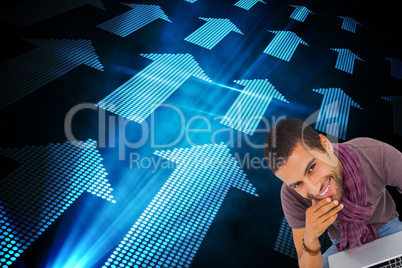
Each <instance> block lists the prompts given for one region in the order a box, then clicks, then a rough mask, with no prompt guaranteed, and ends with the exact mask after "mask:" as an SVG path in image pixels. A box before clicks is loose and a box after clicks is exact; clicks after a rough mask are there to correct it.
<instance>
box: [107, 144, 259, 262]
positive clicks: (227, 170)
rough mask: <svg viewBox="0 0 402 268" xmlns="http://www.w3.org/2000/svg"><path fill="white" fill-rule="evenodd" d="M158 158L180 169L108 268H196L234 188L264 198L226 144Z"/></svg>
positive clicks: (142, 217) (121, 246) (160, 152)
mask: <svg viewBox="0 0 402 268" xmlns="http://www.w3.org/2000/svg"><path fill="white" fill-rule="evenodd" d="M155 154H156V155H159V156H161V157H163V158H165V159H168V160H170V161H173V162H175V163H177V167H176V168H175V170H174V171H173V173H172V175H171V176H170V177H169V179H168V180H167V182H166V183H165V184H164V185H163V186H162V188H161V190H160V191H159V192H158V193H157V194H156V196H155V198H154V199H153V200H152V201H151V203H150V204H149V205H148V207H147V208H146V209H145V211H144V212H143V213H142V215H141V216H140V217H139V219H138V220H137V221H136V223H135V224H134V225H133V227H132V228H131V229H130V230H129V231H128V233H127V235H126V236H125V238H124V239H123V240H122V241H121V242H120V244H119V245H118V246H117V247H116V249H115V250H114V252H113V253H112V255H111V256H110V257H109V258H108V259H107V262H105V264H104V266H103V268H109V267H120V266H125V267H190V264H191V262H192V260H193V259H194V256H195V254H196V252H197V250H198V248H199V247H200V245H201V243H202V241H203V240H204V238H205V236H206V234H207V231H208V229H209V227H210V226H211V224H212V222H213V220H214V218H215V216H216V214H217V212H218V210H219V208H220V206H221V205H222V202H223V200H224V199H225V196H226V195H227V193H228V191H229V189H230V188H231V187H236V188H238V189H240V190H242V191H245V192H246V193H249V194H252V195H255V196H258V194H256V193H255V188H254V187H253V186H252V184H251V183H250V182H249V181H248V180H247V179H246V174H244V173H243V171H242V170H241V169H240V167H239V166H238V165H237V162H236V160H235V158H234V157H233V156H232V155H231V154H230V152H229V149H228V148H227V147H226V146H225V145H223V144H220V145H218V144H206V145H202V146H193V147H191V148H185V149H183V148H180V149H173V150H172V151H170V150H166V151H156V152H155Z"/></svg>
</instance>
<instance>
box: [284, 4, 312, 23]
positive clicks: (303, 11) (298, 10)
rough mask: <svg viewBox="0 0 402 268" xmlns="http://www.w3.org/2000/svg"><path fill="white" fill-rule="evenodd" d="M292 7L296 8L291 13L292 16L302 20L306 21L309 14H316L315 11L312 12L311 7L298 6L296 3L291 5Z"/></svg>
mask: <svg viewBox="0 0 402 268" xmlns="http://www.w3.org/2000/svg"><path fill="white" fill-rule="evenodd" d="M289 6H291V7H294V8H295V10H294V11H293V13H292V14H290V18H292V19H294V20H298V21H301V22H304V21H305V20H306V18H307V16H308V14H313V15H315V14H314V12H312V11H311V10H310V9H308V8H307V7H304V6H296V5H289Z"/></svg>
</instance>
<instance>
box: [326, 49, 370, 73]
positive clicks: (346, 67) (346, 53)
mask: <svg viewBox="0 0 402 268" xmlns="http://www.w3.org/2000/svg"><path fill="white" fill-rule="evenodd" d="M330 49H331V50H333V51H336V52H338V53H339V54H338V58H337V59H336V63H335V68H336V69H338V70H341V71H344V72H347V73H350V74H353V67H354V65H355V59H358V60H361V61H363V62H364V60H362V59H361V58H359V56H357V55H356V54H355V53H353V52H352V51H351V50H350V49H346V48H330Z"/></svg>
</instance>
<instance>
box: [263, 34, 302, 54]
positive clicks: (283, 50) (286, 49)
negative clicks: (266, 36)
mask: <svg viewBox="0 0 402 268" xmlns="http://www.w3.org/2000/svg"><path fill="white" fill-rule="evenodd" d="M268 32H271V33H274V34H276V35H275V37H274V39H272V41H271V42H270V43H269V44H268V46H267V47H266V48H265V50H264V53H266V54H268V55H271V56H273V57H277V58H279V59H281V60H284V61H290V59H291V58H292V56H293V54H294V53H295V51H296V48H297V47H298V46H299V44H300V43H301V44H303V45H306V46H308V44H307V43H306V42H304V41H303V40H302V39H301V38H300V37H299V36H297V35H296V34H295V33H294V32H291V31H270V30H268Z"/></svg>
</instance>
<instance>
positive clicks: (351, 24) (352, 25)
mask: <svg viewBox="0 0 402 268" xmlns="http://www.w3.org/2000/svg"><path fill="white" fill-rule="evenodd" d="M337 17H338V18H340V19H343V22H342V26H341V29H344V30H346V31H348V32H351V33H356V27H357V25H362V24H361V23H360V22H358V21H356V20H354V19H352V18H351V17H344V16H337Z"/></svg>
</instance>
